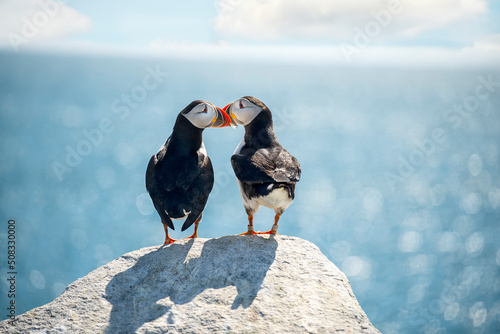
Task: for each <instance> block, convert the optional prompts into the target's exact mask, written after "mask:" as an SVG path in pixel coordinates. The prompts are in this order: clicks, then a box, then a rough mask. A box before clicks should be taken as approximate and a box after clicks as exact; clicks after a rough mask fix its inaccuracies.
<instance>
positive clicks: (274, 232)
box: [255, 230, 279, 235]
mask: <svg viewBox="0 0 500 334" xmlns="http://www.w3.org/2000/svg"><path fill="white" fill-rule="evenodd" d="M255 234H272V235H279V234H278V232H276V231H274V230H270V231H267V232H257V233H255Z"/></svg>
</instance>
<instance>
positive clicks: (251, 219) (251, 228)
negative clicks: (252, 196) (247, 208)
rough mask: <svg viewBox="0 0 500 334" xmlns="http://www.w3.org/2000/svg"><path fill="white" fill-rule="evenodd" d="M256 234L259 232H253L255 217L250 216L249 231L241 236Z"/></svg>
mask: <svg viewBox="0 0 500 334" xmlns="http://www.w3.org/2000/svg"><path fill="white" fill-rule="evenodd" d="M254 234H257V232H255V231H254V230H253V215H252V214H248V231H246V232H245V233H240V234H239V235H254Z"/></svg>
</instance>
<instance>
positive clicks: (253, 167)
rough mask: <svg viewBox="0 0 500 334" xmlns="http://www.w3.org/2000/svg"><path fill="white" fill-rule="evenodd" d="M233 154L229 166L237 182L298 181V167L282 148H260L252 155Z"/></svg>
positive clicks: (295, 160)
mask: <svg viewBox="0 0 500 334" xmlns="http://www.w3.org/2000/svg"><path fill="white" fill-rule="evenodd" d="M244 153H245V152H242V153H239V154H235V155H233V156H232V157H231V164H232V166H233V170H234V173H235V175H236V177H237V178H238V180H240V181H241V182H245V183H275V182H289V183H295V182H298V181H299V179H300V165H299V163H298V161H297V159H295V157H293V156H292V155H291V154H290V153H288V151H287V150H285V149H284V148H283V147H276V148H261V149H258V150H256V151H255V152H253V154H252V153H251V154H244Z"/></svg>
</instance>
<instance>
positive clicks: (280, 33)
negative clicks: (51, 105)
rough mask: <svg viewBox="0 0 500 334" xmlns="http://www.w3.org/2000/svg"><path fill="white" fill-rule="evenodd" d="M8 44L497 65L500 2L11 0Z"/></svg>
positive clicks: (0, 20)
mask: <svg viewBox="0 0 500 334" xmlns="http://www.w3.org/2000/svg"><path fill="white" fill-rule="evenodd" d="M0 48H2V49H7V50H11V51H14V52H23V51H30V50H44V51H45V50H48V51H52V52H79V53H115V54H116V53H118V54H158V53H160V54H162V53H167V54H173V55H178V56H183V57H190V56H191V57H199V56H200V54H201V55H202V56H204V57H217V58H220V57H223V58H224V57H225V58H230V59H236V60H239V59H244V58H251V59H256V60H258V59H270V58H271V59H272V58H273V57H275V58H276V59H279V60H283V59H285V60H286V59H290V60H293V61H297V60H299V61H301V60H306V61H315V60H321V61H329V62H342V63H347V64H349V63H363V62H378V63H391V64H394V63H396V64H397V63H401V62H402V63H404V65H407V64H408V63H414V64H422V63H433V62H435V63H438V65H442V64H448V63H450V62H451V63H452V64H456V63H458V64H472V65H478V64H485V65H496V64H497V63H498V61H497V59H500V57H499V56H500V1H499V0H490V1H487V0H438V1H431V0H419V1H409V0H406V1H404V0H389V1H383V0H358V1H356V2H346V1H341V0H332V1H325V0H309V1H304V0H267V1H266V0H215V1H202V0H188V1H183V2H181V1H170V0H167V1H142V2H140V6H138V2H137V1H130V0H123V1H106V2H102V1H95V0H86V1H81V0H70V1H64V2H56V1H55V0H35V1H33V0H3V1H0Z"/></svg>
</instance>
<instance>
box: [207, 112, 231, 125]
mask: <svg viewBox="0 0 500 334" xmlns="http://www.w3.org/2000/svg"><path fill="white" fill-rule="evenodd" d="M216 112H217V116H216V117H215V119H214V121H213V123H212V128H223V127H226V126H229V125H231V118H230V117H229V116H228V114H226V112H225V111H223V110H222V109H221V108H217V109H216Z"/></svg>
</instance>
